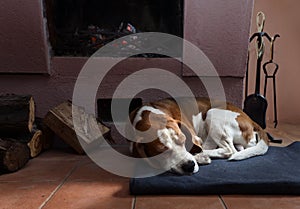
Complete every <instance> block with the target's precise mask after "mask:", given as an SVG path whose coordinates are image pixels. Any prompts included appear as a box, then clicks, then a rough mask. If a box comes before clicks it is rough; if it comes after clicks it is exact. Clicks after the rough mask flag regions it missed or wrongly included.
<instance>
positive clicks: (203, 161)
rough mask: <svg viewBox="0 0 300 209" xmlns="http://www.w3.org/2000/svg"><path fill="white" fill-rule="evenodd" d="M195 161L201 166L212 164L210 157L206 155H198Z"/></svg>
mask: <svg viewBox="0 0 300 209" xmlns="http://www.w3.org/2000/svg"><path fill="white" fill-rule="evenodd" d="M195 159H196V161H197V163H199V164H200V165H207V164H210V163H211V159H210V157H209V156H208V155H205V154H204V153H199V154H196V155H195Z"/></svg>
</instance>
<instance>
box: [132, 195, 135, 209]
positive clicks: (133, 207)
mask: <svg viewBox="0 0 300 209" xmlns="http://www.w3.org/2000/svg"><path fill="white" fill-rule="evenodd" d="M135 204H136V196H134V197H133V198H132V205H131V209H135Z"/></svg>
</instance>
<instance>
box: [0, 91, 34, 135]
mask: <svg viewBox="0 0 300 209" xmlns="http://www.w3.org/2000/svg"><path fill="white" fill-rule="evenodd" d="M34 118H35V106H34V100H33V97H32V96H31V95H0V135H1V136H4V135H8V136H14V135H18V134H23V133H30V132H32V129H33V123H34Z"/></svg>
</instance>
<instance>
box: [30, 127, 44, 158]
mask: <svg viewBox="0 0 300 209" xmlns="http://www.w3.org/2000/svg"><path fill="white" fill-rule="evenodd" d="M42 135H43V134H42V131H41V130H38V129H34V130H33V131H32V133H31V139H30V141H29V142H28V143H27V146H28V147H29V149H30V157H32V158H34V157H36V156H38V155H39V154H40V153H41V152H42V149H43V141H42V140H43V138H42Z"/></svg>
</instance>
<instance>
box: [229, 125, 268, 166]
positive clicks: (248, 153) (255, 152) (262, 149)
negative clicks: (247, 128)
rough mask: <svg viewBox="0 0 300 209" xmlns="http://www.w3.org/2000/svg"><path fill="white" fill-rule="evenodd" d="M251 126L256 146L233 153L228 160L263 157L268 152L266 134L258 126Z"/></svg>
mask: <svg viewBox="0 0 300 209" xmlns="http://www.w3.org/2000/svg"><path fill="white" fill-rule="evenodd" d="M253 125H254V134H255V137H256V141H257V143H256V145H255V146H253V147H249V148H246V149H244V150H242V151H239V152H237V153H234V154H233V155H232V156H231V157H230V158H229V160H244V159H247V158H250V157H254V156H259V155H264V154H265V153H266V152H267V151H268V148H269V140H268V135H267V133H266V132H265V131H264V130H263V129H262V128H261V127H260V126H259V125H257V124H253Z"/></svg>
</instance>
